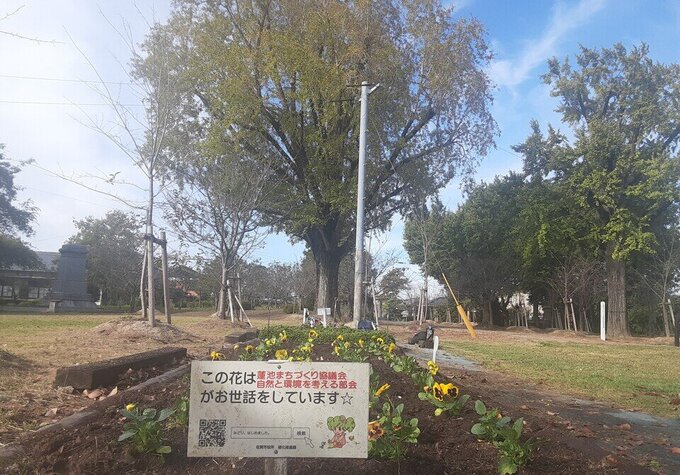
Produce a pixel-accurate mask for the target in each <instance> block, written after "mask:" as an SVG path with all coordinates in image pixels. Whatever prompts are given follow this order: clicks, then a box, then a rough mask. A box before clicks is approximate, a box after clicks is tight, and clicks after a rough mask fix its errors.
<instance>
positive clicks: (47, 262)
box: [8, 251, 60, 272]
mask: <svg viewBox="0 0 680 475" xmlns="http://www.w3.org/2000/svg"><path fill="white" fill-rule="evenodd" d="M35 254H36V255H37V256H38V261H39V262H40V266H39V267H36V268H29V267H21V266H19V265H16V264H15V265H12V266H10V267H9V269H8V270H15V271H17V270H18V271H21V270H24V271H43V272H56V271H57V263H58V262H59V257H60V254H59V253H58V252H46V251H35Z"/></svg>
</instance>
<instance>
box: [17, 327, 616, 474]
mask: <svg viewBox="0 0 680 475" xmlns="http://www.w3.org/2000/svg"><path fill="white" fill-rule="evenodd" d="M313 332H314V333H312V334H311V335H310V330H309V329H308V328H283V327H281V328H276V327H272V328H270V329H269V330H268V331H264V332H263V333H262V335H261V337H262V343H261V344H260V345H259V346H253V347H252V348H246V347H245V346H242V345H238V346H237V347H236V348H234V349H229V350H225V351H223V352H222V353H220V354H217V353H215V354H213V355H212V357H213V358H220V359H222V358H224V359H229V360H236V359H239V358H241V359H255V358H260V357H262V358H270V357H273V356H275V355H276V353H277V352H279V355H278V356H283V355H284V354H283V353H282V352H283V351H285V355H286V356H287V358H290V359H308V358H309V359H311V360H315V361H320V360H323V361H341V360H347V361H362V360H364V359H365V360H366V361H368V362H370V363H371V366H372V368H373V371H372V376H371V388H372V389H371V391H372V395H371V409H370V420H371V424H370V425H369V428H368V429H369V437H370V443H369V445H370V457H369V459H367V460H363V459H342V460H338V459H290V460H289V473H291V474H293V473H298V474H313V473H324V474H340V473H342V474H347V473H367V474H379V473H380V474H383V473H399V472H400V473H420V472H423V471H425V470H426V471H427V472H429V473H430V474H444V473H448V474H451V473H465V474H474V473H478V474H494V473H498V471H499V467H500V468H504V467H505V466H506V465H507V460H506V461H505V462H504V461H503V459H504V457H505V458H508V457H509V456H511V455H512V453H513V452H512V451H513V450H517V447H516V445H517V444H519V445H520V446H523V444H526V440H527V439H526V436H525V435H521V434H517V430H516V429H519V428H520V427H521V426H524V424H522V423H521V421H520V422H519V423H518V422H517V421H511V420H509V419H504V416H500V417H498V414H497V413H496V414H493V413H491V411H492V409H491V408H489V409H488V410H487V408H484V413H483V414H481V417H482V418H484V417H486V419H485V420H483V421H481V422H480V414H478V413H477V412H475V407H474V406H475V405H474V404H471V403H467V404H464V399H465V397H464V393H465V388H458V387H457V385H456V381H452V380H449V379H448V378H446V377H444V376H442V375H441V374H440V373H439V372H438V371H437V369H436V368H435V367H434V366H431V367H430V368H420V367H418V366H417V365H416V364H415V361H414V360H412V359H410V358H408V357H405V356H403V355H401V354H400V353H399V351H398V349H397V348H396V347H395V346H394V344H393V340H392V339H391V337H390V336H389V335H388V334H385V333H374V332H360V331H356V330H350V329H346V328H341V329H316V330H313ZM310 339H311V340H312V341H309V340H310ZM268 340H269V341H268ZM274 340H275V341H274ZM433 373H434V374H433ZM188 387H189V381H188V378H183V379H181V380H177V381H174V382H173V383H171V384H168V385H166V386H165V387H159V386H155V387H150V388H146V389H144V390H143V391H141V392H136V391H135V392H129V393H123V394H122V395H121V397H120V399H118V400H116V404H115V405H114V404H108V405H107V404H106V402H107V401H104V403H105V404H102V405H101V407H100V409H99V410H100V411H101V417H100V418H99V419H98V420H97V421H96V422H95V423H91V424H89V425H88V426H86V427H81V428H78V429H72V430H68V431H62V432H60V433H56V434H49V435H42V434H40V435H34V436H32V437H28V438H27V439H25V440H24V443H23V447H24V450H25V451H26V456H25V457H23V458H22V459H21V460H20V461H18V462H17V463H16V464H15V465H14V466H12V467H11V468H10V469H9V471H10V472H12V471H15V472H21V473H47V472H57V473H95V472H97V473H125V472H127V473H131V472H132V473H134V472H138V473H142V472H145V473H198V474H200V473H216V472H219V473H233V474H249V473H262V471H263V463H264V462H263V460H262V459H240V460H239V459H227V458H224V459H208V458H187V457H186V430H187V429H186V417H185V414H186V404H187V401H186V399H184V398H185V397H186V396H187V395H188ZM130 404H133V405H134V406H128V405H130ZM126 406H127V407H126ZM148 408H153V409H155V410H156V411H155V412H147V413H146V414H147V415H146V416H145V417H142V416H143V414H144V410H145V409H148ZM124 409H125V410H124ZM163 409H172V410H174V411H175V412H174V413H172V414H170V413H169V411H165V412H163V413H162V414H163V416H162V417H161V416H160V414H161V411H162V410H163ZM478 409H480V410H481V407H478ZM480 412H481V411H480ZM487 412H489V413H490V414H487ZM437 414H439V415H437ZM159 419H162V420H159ZM146 421H151V422H153V423H154V424H155V425H153V426H152V427H149V428H147V427H145V426H141V430H147V429H149V431H156V429H157V428H158V427H162V431H161V432H159V433H158V435H157V437H158V442H159V443H158V444H156V443H152V444H148V445H147V446H145V447H147V448H148V450H146V449H144V450H142V448H140V447H138V446H137V445H136V444H135V442H134V441H135V436H134V434H133V435H130V431H132V430H140V424H145V423H146ZM482 422H484V423H485V424H486V425H485V426H484V427H485V432H484V433H481V432H480V429H479V428H477V429H475V432H476V433H477V434H476V435H475V434H473V433H472V432H471V429H472V428H473V426H475V424H479V423H482ZM125 424H126V425H125ZM124 425H125V428H124ZM490 427H495V428H496V429H497V430H495V431H494V430H491V429H490ZM530 427H531V425H530V424H529V425H528V429H527V430H525V431H527V432H531V431H530ZM509 429H515V434H517V437H516V438H513V437H514V436H512V435H511V434H509V433H507V430H509ZM487 431H490V432H489V434H487ZM504 432H505V433H504ZM154 433H155V432H154ZM125 434H128V435H127V436H125ZM490 434H493V436H491V435H490ZM529 435H531V434H529ZM119 438H121V439H123V440H121V441H119V440H118V439H119ZM506 441H509V442H506ZM166 446H167V447H168V448H169V449H170V451H169V453H166V452H168V449H166V448H165V447H166ZM513 447H514V448H513ZM159 449H161V450H160V451H159ZM530 454H531V456H532V457H531V459H530V460H529V461H528V463H527V464H526V465H525V466H524V467H520V468H519V473H526V474H533V473H536V474H538V473H564V474H571V473H585V474H588V473H593V474H594V473H604V472H605V470H604V469H603V468H602V467H601V466H599V465H598V463H597V462H596V461H594V460H590V459H588V458H587V457H586V456H585V455H583V454H582V453H579V452H577V451H575V450H573V449H571V448H569V447H567V446H566V445H564V444H561V443H556V442H554V441H546V440H540V439H539V440H538V441H537V445H536V449H535V450H534V451H533V452H530ZM520 458H522V457H520ZM521 461H525V460H521Z"/></svg>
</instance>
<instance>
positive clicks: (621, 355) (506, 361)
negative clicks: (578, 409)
mask: <svg viewBox="0 0 680 475" xmlns="http://www.w3.org/2000/svg"><path fill="white" fill-rule="evenodd" d="M442 348H443V349H444V350H445V351H447V352H449V353H451V354H455V355H459V356H463V357H466V358H469V359H471V360H474V361H478V362H480V363H482V364H483V365H484V366H486V367H487V368H489V369H492V370H496V371H499V372H502V373H505V374H510V375H513V376H517V377H518V378H519V379H524V380H528V381H532V382H542V383H543V384H545V386H546V387H549V388H552V389H556V390H559V391H563V392H564V393H566V394H573V395H575V396H580V397H583V398H586V399H595V400H599V401H605V402H612V403H614V404H616V405H618V406H620V407H622V408H626V409H637V410H641V411H643V412H648V413H651V414H656V415H660V416H666V417H673V418H680V405H673V404H671V403H670V401H671V400H672V399H677V398H680V349H678V348H675V347H671V346H665V345H636V344H616V343H607V344H599V343H574V342H564V343H562V342H554V341H523V342H512V341H503V342H488V341H475V342H469V341H456V342H455V343H451V342H448V343H447V342H442Z"/></svg>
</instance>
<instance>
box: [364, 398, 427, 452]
mask: <svg viewBox="0 0 680 475" xmlns="http://www.w3.org/2000/svg"><path fill="white" fill-rule="evenodd" d="M403 412H404V404H403V403H402V404H399V405H398V406H396V407H395V406H394V405H393V404H392V401H391V400H390V399H389V398H388V400H387V401H386V402H385V403H384V404H383V406H382V411H381V412H380V414H379V416H378V418H377V419H376V420H375V421H372V422H370V423H369V424H368V454H369V455H370V456H371V457H376V458H384V459H397V460H401V459H402V458H404V456H405V455H406V447H407V444H417V443H418V436H419V435H420V429H419V428H418V419H417V418H415V417H414V418H412V419H409V420H406V419H404V416H403Z"/></svg>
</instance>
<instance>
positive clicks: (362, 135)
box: [352, 81, 380, 328]
mask: <svg viewBox="0 0 680 475" xmlns="http://www.w3.org/2000/svg"><path fill="white" fill-rule="evenodd" d="M368 86H369V84H368V81H363V82H362V83H361V115H360V116H359V166H358V181H357V234H356V251H355V254H354V311H353V312H352V319H353V321H354V327H355V328H356V327H357V324H358V323H359V320H361V307H362V302H363V298H362V296H363V270H364V181H365V178H366V123H367V122H368V95H369V94H370V93H372V92H373V91H375V90H376V89H378V88H379V87H380V84H377V85H375V86H374V87H373V88H372V89H371V90H370V91H369V89H368Z"/></svg>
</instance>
